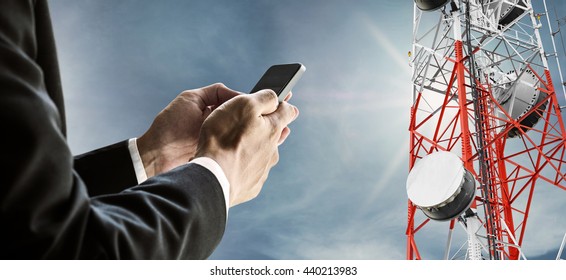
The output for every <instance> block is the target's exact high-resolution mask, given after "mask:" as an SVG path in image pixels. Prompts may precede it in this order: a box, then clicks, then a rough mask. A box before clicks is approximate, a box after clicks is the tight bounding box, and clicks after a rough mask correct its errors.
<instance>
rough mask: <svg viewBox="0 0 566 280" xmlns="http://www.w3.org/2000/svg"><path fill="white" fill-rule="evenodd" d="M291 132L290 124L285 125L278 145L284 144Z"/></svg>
mask: <svg viewBox="0 0 566 280" xmlns="http://www.w3.org/2000/svg"><path fill="white" fill-rule="evenodd" d="M289 134H291V129H290V128H289V127H288V126H286V127H284V128H283V131H281V136H280V137H279V142H278V143H277V145H281V144H283V142H285V139H287V137H288V136H289Z"/></svg>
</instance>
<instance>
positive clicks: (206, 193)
mask: <svg viewBox="0 0 566 280" xmlns="http://www.w3.org/2000/svg"><path fill="white" fill-rule="evenodd" d="M64 112H65V111H64V108H63V96H62V91H61V83H60V79H59V71H58V66H57V57H56V52H55V44H54V40H53V34H52V30H51V23H50V19H49V13H48V9H47V3H46V1H45V0H37V1H33V0H0V147H1V151H0V172H1V173H0V174H1V176H0V182H1V183H0V258H3V259H41V258H49V259H74V258H84V259H98V258H111V259H118V258H126V259H131V258H136V259H176V258H191V259H202V258H207V257H208V256H209V255H210V254H211V253H212V251H213V250H214V248H215V247H216V246H217V245H218V243H219V242H220V239H221V237H222V235H223V233H224V228H225V223H226V206H225V202H224V197H223V193H222V189H221V187H220V185H219V183H218V181H217V179H216V178H215V177H214V175H213V174H212V173H211V172H210V171H209V170H207V169H205V168H203V167H201V166H199V165H196V164H187V165H185V166H182V167H179V168H177V169H175V170H173V171H171V172H168V173H167V174H164V175H161V176H156V177H153V178H151V179H149V180H148V181H146V182H144V183H143V184H141V185H139V186H136V184H137V183H136V178H135V174H134V171H133V167H132V162H131V160H130V155H129V152H128V150H127V143H126V142H125V141H124V142H121V143H118V144H115V145H112V146H109V147H106V148H103V149H100V150H97V151H94V152H91V153H88V154H85V155H82V156H79V157H77V158H76V159H75V158H73V156H72V155H71V152H70V151H69V147H68V146H67V142H66V137H65V113H64Z"/></svg>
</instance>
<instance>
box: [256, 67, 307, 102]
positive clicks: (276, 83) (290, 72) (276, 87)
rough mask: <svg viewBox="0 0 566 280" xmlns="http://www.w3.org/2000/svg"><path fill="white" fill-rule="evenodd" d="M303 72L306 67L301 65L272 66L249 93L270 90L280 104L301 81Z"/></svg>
mask: <svg viewBox="0 0 566 280" xmlns="http://www.w3.org/2000/svg"><path fill="white" fill-rule="evenodd" d="M305 70H306V67H305V66H304V65H302V64H301V63H291V64H277V65H273V66H271V67H269V69H267V71H265V73H264V74H263V76H261V78H260V79H259V81H258V82H257V84H256V85H255V86H254V88H253V89H252V90H251V91H250V93H254V92H257V91H260V90H262V89H271V90H273V91H275V93H276V94H277V96H278V97H279V102H282V101H283V100H285V98H286V97H287V95H288V94H289V92H290V91H291V89H293V87H294V86H295V84H297V82H298V81H299V80H300V79H301V77H302V76H303V73H304V72H305Z"/></svg>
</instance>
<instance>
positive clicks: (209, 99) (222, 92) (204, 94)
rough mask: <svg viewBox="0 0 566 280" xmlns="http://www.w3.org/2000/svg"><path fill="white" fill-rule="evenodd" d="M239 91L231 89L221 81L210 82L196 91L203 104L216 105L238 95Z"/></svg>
mask: <svg viewBox="0 0 566 280" xmlns="http://www.w3.org/2000/svg"><path fill="white" fill-rule="evenodd" d="M240 94H241V93H240V92H237V91H235V90H232V89H230V88H228V87H227V86H225V85H224V84H222V83H216V84H212V85H210V86H206V87H203V88H202V89H201V90H200V91H197V95H198V96H199V97H200V98H201V100H202V103H203V104H204V106H214V107H218V106H219V105H221V104H222V103H224V102H226V101H228V100H230V99H232V98H234V97H236V96H238V95H240Z"/></svg>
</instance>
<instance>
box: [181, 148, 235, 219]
mask: <svg viewBox="0 0 566 280" xmlns="http://www.w3.org/2000/svg"><path fill="white" fill-rule="evenodd" d="M190 163H196V164H198V165H200V166H202V167H204V168H206V169H208V170H210V172H212V174H214V176H216V179H218V182H219V183H220V186H221V187H222V192H223V193H224V200H225V202H226V214H228V209H229V208H230V182H228V178H227V177H226V174H225V173H224V170H222V167H220V165H219V164H218V163H217V162H216V161H215V160H213V159H211V158H208V157H198V158H195V159H193V160H191V161H190Z"/></svg>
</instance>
